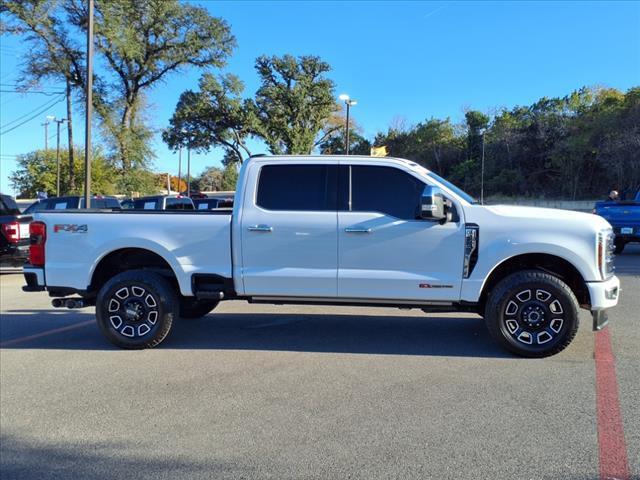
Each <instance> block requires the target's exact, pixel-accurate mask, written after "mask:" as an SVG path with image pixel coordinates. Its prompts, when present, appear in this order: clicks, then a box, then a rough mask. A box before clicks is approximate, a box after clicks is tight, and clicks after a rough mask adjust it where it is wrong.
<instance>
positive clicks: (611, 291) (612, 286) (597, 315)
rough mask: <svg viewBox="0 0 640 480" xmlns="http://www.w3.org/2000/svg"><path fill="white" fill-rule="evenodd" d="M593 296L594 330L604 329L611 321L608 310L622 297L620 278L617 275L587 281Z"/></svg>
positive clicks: (591, 296) (590, 293)
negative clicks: (599, 280)
mask: <svg viewBox="0 0 640 480" xmlns="http://www.w3.org/2000/svg"><path fill="white" fill-rule="evenodd" d="M587 288H588V289H589V297H590V298H591V314H592V317H593V330H594V331H595V330H602V329H603V328H604V326H605V325H606V324H607V322H608V321H609V318H608V316H607V312H606V310H607V309H609V308H612V307H615V306H616V305H617V304H618V299H619V298H620V292H621V289H620V279H619V278H618V277H616V276H615V275H614V276H613V277H611V278H610V279H609V280H605V281H604V282H587Z"/></svg>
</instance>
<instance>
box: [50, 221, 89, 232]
mask: <svg viewBox="0 0 640 480" xmlns="http://www.w3.org/2000/svg"><path fill="white" fill-rule="evenodd" d="M88 230H89V227H88V226H87V225H76V224H73V223H64V224H61V223H57V224H55V225H54V226H53V233H58V232H69V233H87V231H88Z"/></svg>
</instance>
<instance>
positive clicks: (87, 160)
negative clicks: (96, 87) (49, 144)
mask: <svg viewBox="0 0 640 480" xmlns="http://www.w3.org/2000/svg"><path fill="white" fill-rule="evenodd" d="M87 23H88V25H87V92H86V97H87V105H86V120H85V121H86V125H85V134H84V208H91V115H92V109H93V0H89V16H88V19H87ZM71 148H73V147H71Z"/></svg>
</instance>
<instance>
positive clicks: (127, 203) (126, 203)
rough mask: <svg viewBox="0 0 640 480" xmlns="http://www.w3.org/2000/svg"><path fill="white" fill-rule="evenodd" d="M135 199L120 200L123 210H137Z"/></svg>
mask: <svg viewBox="0 0 640 480" xmlns="http://www.w3.org/2000/svg"><path fill="white" fill-rule="evenodd" d="M133 200H134V199H133V198H125V199H124V200H120V207H121V208H122V209H123V210H133V209H134V208H135V202H134V201H133Z"/></svg>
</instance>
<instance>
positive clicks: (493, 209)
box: [480, 205, 611, 232]
mask: <svg viewBox="0 0 640 480" xmlns="http://www.w3.org/2000/svg"><path fill="white" fill-rule="evenodd" d="M480 208H482V209H484V210H485V211H486V212H487V213H490V214H493V215H494V216H497V217H502V218H503V219H504V221H505V223H506V224H507V225H505V227H507V228H508V224H521V225H522V224H528V225H531V226H537V227H542V226H544V227H546V228H550V229H553V228H554V227H556V226H562V229H563V230H564V229H566V228H567V227H570V228H572V229H584V230H589V231H592V232H598V231H600V230H604V229H607V228H611V225H610V224H609V222H607V221H606V220H605V219H603V218H602V217H600V216H598V215H594V214H592V213H583V212H574V211H572V210H560V209H555V208H539V207H523V206H519V205H493V206H488V207H487V206H485V207H480Z"/></svg>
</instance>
